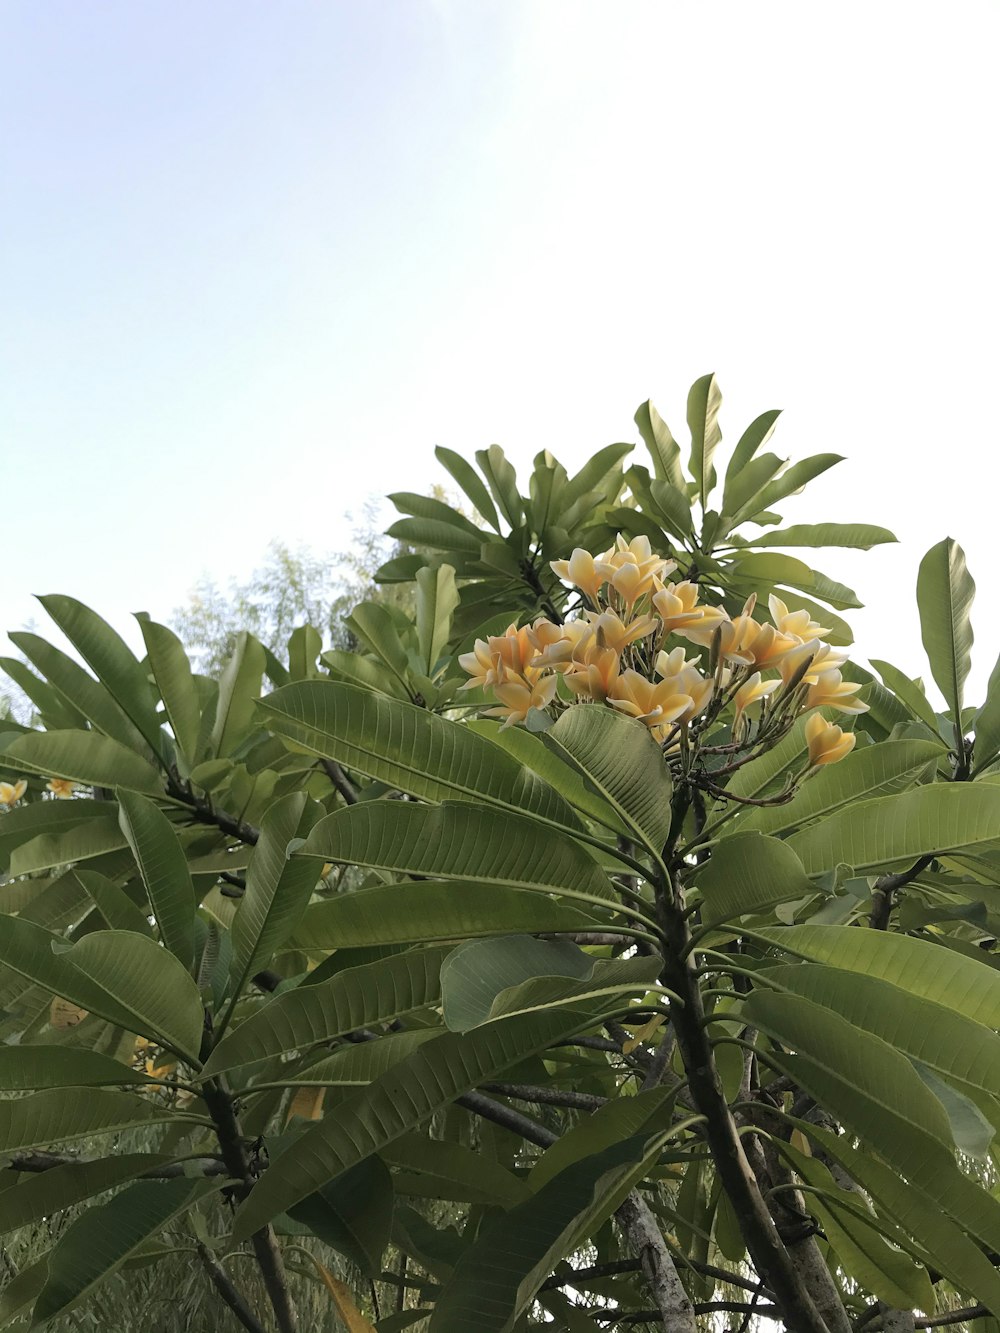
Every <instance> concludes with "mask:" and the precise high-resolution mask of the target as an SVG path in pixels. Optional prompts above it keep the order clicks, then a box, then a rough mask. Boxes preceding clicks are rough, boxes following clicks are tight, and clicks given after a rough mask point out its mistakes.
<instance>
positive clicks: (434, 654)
mask: <svg viewBox="0 0 1000 1333" xmlns="http://www.w3.org/2000/svg"><path fill="white" fill-rule="evenodd" d="M416 582H417V607H416V615H417V644H418V647H419V649H420V656H421V658H422V659H423V662H424V664H425V666H426V668H427V672H428V674H430V672H432V671H433V670H434V667H435V665H436V664H437V660H438V658H439V657H440V656H441V654H442V653H443V652H444V649H445V645H446V644H447V642H448V639H449V637H450V635H451V618H452V615H453V614H454V611H455V608H456V607H457V606H458V588H457V587H456V586H455V571H454V569H452V567H451V565H439V566H438V567H437V569H431V568H430V567H429V566H427V567H425V568H424V569H421V570H418V571H417V580H416Z"/></svg>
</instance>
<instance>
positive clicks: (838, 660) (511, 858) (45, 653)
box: [0, 376, 1000, 1333]
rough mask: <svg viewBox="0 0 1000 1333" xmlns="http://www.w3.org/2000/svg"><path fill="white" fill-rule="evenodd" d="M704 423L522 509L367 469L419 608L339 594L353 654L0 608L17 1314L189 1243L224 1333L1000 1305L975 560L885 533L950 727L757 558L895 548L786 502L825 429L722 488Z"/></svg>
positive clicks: (826, 462)
mask: <svg viewBox="0 0 1000 1333" xmlns="http://www.w3.org/2000/svg"><path fill="white" fill-rule="evenodd" d="M719 405H720V396H719V392H718V387H717V385H716V382H715V380H714V377H712V376H706V377H704V378H703V379H701V380H699V381H698V382H697V383H696V384H695V385H694V386H693V387H692V390H691V393H690V395H689V399H688V424H689V428H690V433H691V445H690V452H689V453H688V454H687V459H686V463H685V460H684V456H683V454H682V451H681V449H680V446H679V445H678V443H677V441H676V440H675V438H674V436H673V435H672V433H671V432H670V430H669V429H668V428H667V426H666V424H665V423H664V421H663V420H662V418H661V417H660V416H659V414H658V413H657V412H656V410H655V409H654V408H653V406H652V405H651V404H649V403H646V404H644V405H643V406H642V407H641V408H640V409H639V412H638V413H637V414H636V424H637V426H638V430H639V434H640V436H641V438H642V442H643V445H644V446H645V450H646V455H647V456H648V463H632V464H631V465H630V466H628V467H626V466H625V464H626V460H627V459H628V458H629V456H630V455H631V454H632V453H633V450H634V449H635V445H634V444H628V443H623V444H615V445H611V446H609V447H607V448H606V449H603V450H601V451H600V452H599V453H598V454H596V455H595V456H594V458H593V459H591V460H590V461H589V462H588V463H587V464H586V465H585V466H584V467H583V468H582V469H581V471H580V472H578V473H577V474H576V475H574V476H570V475H568V474H567V472H566V471H565V470H564V469H563V467H562V466H561V465H560V464H559V462H558V461H557V460H556V459H555V458H554V457H553V456H552V455H551V454H549V453H547V452H545V453H542V454H540V455H539V456H538V458H537V459H536V460H535V463H534V468H533V471H532V474H531V477H530V479H529V481H528V484H527V488H526V491H523V490H522V489H521V487H520V485H519V484H518V481H517V477H516V475H515V473H514V470H513V468H512V467H511V465H510V464H509V462H508V461H507V459H506V458H505V456H504V455H503V453H502V451H501V450H500V449H499V448H498V447H496V446H494V447H492V448H490V449H488V450H485V451H482V452H481V453H479V454H477V455H476V460H475V465H473V463H471V462H469V461H468V460H466V459H464V458H462V457H461V456H459V455H458V454H455V453H452V452H450V451H447V450H439V451H438V458H439V460H440V462H441V463H442V464H443V466H444V468H445V469H446V470H447V472H448V474H449V475H450V477H451V480H452V481H453V482H454V483H455V484H457V485H458V486H459V487H460V488H461V490H462V492H463V493H464V496H465V497H466V498H467V500H468V505H469V510H468V512H467V513H464V514H463V513H461V512H459V511H458V510H457V509H455V508H452V507H450V506H449V505H448V504H446V503H445V502H444V501H442V500H440V499H429V498H427V497H422V496H416V495H410V494H399V495H396V496H394V497H393V499H394V501H395V503H396V505H397V507H398V508H399V509H400V510H401V512H402V514H403V517H402V518H401V519H400V520H399V521H398V522H397V523H396V524H394V525H393V527H392V528H391V529H390V535H391V536H392V537H393V538H395V539H396V540H398V541H401V542H405V543H407V544H408V545H411V546H418V547H420V548H421V549H422V550H423V551H424V552H425V554H424V555H404V556H399V557H396V558H394V559H393V560H392V561H390V562H389V564H388V565H386V566H384V567H383V569H382V570H381V571H380V578H381V579H382V580H383V581H384V582H386V583H387V584H392V583H396V584H399V585H403V586H409V587H410V588H411V590H412V603H411V604H412V607H413V611H412V614H411V613H407V612H404V611H403V610H401V609H399V608H397V607H394V606H393V605H391V604H388V605H387V604H385V603H377V602H370V603H362V604H360V605H359V606H357V607H356V608H355V609H354V611H353V612H352V614H351V615H350V617H349V618H348V620H347V623H346V628H347V629H348V631H349V632H350V634H351V636H352V637H353V639H354V640H355V641H356V642H357V643H359V644H360V645H362V651H359V652H347V651H345V650H341V649H332V650H329V651H326V652H322V653H321V640H320V637H319V634H318V633H317V631H316V630H314V629H310V628H309V627H308V626H306V627H303V628H301V629H298V630H296V631H295V632H294V633H293V634H292V635H291V638H290V640H289V642H288V646H287V651H286V652H285V653H284V655H279V654H278V653H275V652H273V651H269V652H267V653H265V651H264V649H263V647H262V646H261V645H260V644H259V643H258V642H257V641H256V640H255V639H254V638H253V637H252V636H250V635H249V634H246V633H244V634H243V635H241V636H240V638H239V640H238V641H237V643H236V647H235V651H234V652H233V654H232V655H231V657H230V659H229V661H228V663H227V664H226V666H225V668H224V670H223V671H222V673H221V676H220V678H219V679H218V680H214V679H209V678H206V677H203V676H200V675H199V674H197V673H196V672H195V671H193V670H192V668H191V665H190V662H189V660H188V657H187V655H186V654H185V652H184V649H183V646H182V645H181V643H180V641H179V640H178V639H177V638H176V636H175V635H174V634H173V633H172V632H171V631H170V630H169V629H167V628H166V627H164V626H162V625H159V624H156V623H155V622H153V621H151V620H149V619H147V618H145V617H143V618H141V619H140V624H139V628H140V630H141V632H142V636H143V641H144V645H145V655H144V657H143V658H142V659H141V660H140V659H139V658H137V657H136V656H135V655H134V654H133V653H131V652H130V650H129V649H128V648H127V646H126V645H125V644H124V642H123V641H122V640H121V639H120V638H119V637H118V636H117V635H116V634H115V633H114V632H113V631H112V630H111V629H110V627H109V626H108V625H107V624H106V623H105V622H104V621H102V620H101V619H100V618H99V617H98V616H97V615H96V614H95V613H94V612H93V611H91V610H89V609H88V608H86V607H84V606H82V605H81V604H79V603H78V602H75V601H74V600H73V599H71V598H67V597H46V598H43V599H42V602H43V606H44V607H45V610H46V611H47V612H48V613H49V614H50V615H51V617H52V618H53V620H54V621H55V623H56V625H57V626H58V627H59V629H60V630H61V631H62V633H63V634H64V635H65V636H66V638H67V639H68V640H69V642H70V644H71V645H72V646H73V648H74V650H75V655H74V656H70V655H68V654H65V653H63V652H62V651H61V650H59V649H57V648H55V647H53V646H52V645H51V644H49V643H48V642H47V641H46V640H45V639H43V638H41V637H40V636H37V635H27V634H21V635H16V636H13V637H14V639H15V642H16V644H17V647H18V648H19V650H20V651H21V653H22V654H23V655H24V658H25V659H26V660H27V661H28V662H29V663H30V664H31V665H30V666H25V665H24V664H23V663H22V662H11V663H9V664H8V665H9V668H10V670H11V673H12V674H13V675H14V678H15V679H16V681H17V684H18V685H19V687H20V688H21V689H22V690H24V691H25V693H26V694H28V696H29V697H30V698H31V700H32V702H33V705H34V707H35V708H36V710H37V715H38V724H37V725H35V726H31V727H28V726H22V725H18V724H16V723H12V722H10V720H9V719H5V720H4V723H3V727H4V731H3V734H2V736H0V778H2V785H0V855H2V857H3V858H4V864H5V866H6V867H7V878H6V880H5V882H4V883H3V884H2V885H0V898H2V902H0V909H2V911H3V913H5V915H4V916H3V917H2V920H0V992H2V1010H3V1017H2V1020H0V1021H2V1025H3V1037H4V1045H3V1046H0V1088H2V1089H3V1092H4V1096H3V1098H2V1099H0V1163H3V1164H4V1167H3V1169H2V1171H0V1229H2V1230H3V1231H4V1232H7V1233H9V1237H10V1238H9V1248H8V1250H7V1254H8V1267H9V1269H10V1270H11V1276H10V1279H9V1281H8V1282H7V1285H6V1288H5V1290H4V1292H3V1294H2V1296H0V1316H2V1318H3V1319H4V1320H5V1321H7V1323H8V1324H11V1325H16V1324H17V1323H18V1322H19V1321H20V1323H22V1324H24V1325H27V1323H28V1322H29V1321H30V1322H31V1324H32V1327H35V1326H48V1325H51V1326H52V1327H53V1328H60V1327H69V1326H70V1324H69V1323H67V1322H66V1321H67V1320H72V1319H73V1318H75V1317H76V1316H75V1315H74V1312H75V1311H76V1310H77V1307H83V1306H85V1305H86V1303H87V1302H90V1301H92V1300H93V1301H99V1300H101V1299H110V1297H109V1296H108V1293H109V1292H114V1291H115V1290H116V1289H118V1288H121V1286H122V1284H123V1283H124V1284H127V1283H128V1282H129V1281H134V1276H133V1274H134V1270H135V1269H136V1268H137V1267H141V1268H142V1270H143V1271H144V1272H150V1271H151V1272H152V1273H153V1274H154V1276H153V1277H151V1278H150V1277H147V1279H146V1281H147V1282H155V1281H156V1277H155V1273H156V1272H157V1271H160V1270H157V1269H156V1268H153V1269H152V1270H150V1269H149V1265H151V1264H157V1263H160V1264H163V1265H167V1267H165V1268H164V1269H163V1270H162V1271H163V1272H164V1273H167V1272H170V1271H172V1270H170V1269H169V1264H170V1263H171V1262H175V1261H176V1257H177V1256H178V1254H179V1255H181V1256H184V1257H189V1258H190V1261H191V1263H192V1264H194V1265H196V1266H197V1267H198V1268H199V1270H200V1271H201V1272H202V1273H203V1278H204V1281H203V1291H204V1292H205V1293H208V1294H209V1295H210V1296H211V1299H213V1300H215V1301H216V1302H217V1303H218V1309H217V1311H216V1313H215V1314H214V1315H211V1316H209V1317H208V1320H207V1322H208V1323H210V1324H211V1325H212V1326H213V1327H214V1326H219V1327H222V1326H224V1325H223V1321H224V1320H227V1319H228V1320H229V1322H230V1324H231V1325H232V1326H234V1327H235V1326H242V1327H243V1328H246V1329H249V1330H255V1331H256V1333H260V1331H261V1330H264V1329H269V1328H277V1329H279V1330H281V1333H291V1331H292V1330H294V1329H296V1328H303V1329H304V1328H306V1327H308V1328H310V1329H312V1328H330V1329H334V1328H338V1327H345V1326H346V1327H347V1328H348V1329H349V1330H351V1331H352V1333H359V1331H363V1330H366V1329H367V1330H370V1329H372V1328H373V1327H374V1328H377V1329H379V1330H382V1331H383V1333H391V1331H392V1330H401V1329H405V1328H410V1327H413V1328H415V1329H421V1328H423V1329H427V1330H429V1333H470V1331H471V1330H486V1331H487V1333H488V1331H489V1330H494V1331H495V1333H505V1331H507V1330H518V1331H520V1330H527V1329H531V1328H534V1327H542V1326H543V1325H551V1326H554V1327H558V1328H565V1329H567V1330H569V1333H578V1331H579V1330H591V1331H593V1330H595V1329H604V1328H624V1327H634V1326H648V1327H662V1328H666V1329H670V1330H681V1331H682V1333H694V1331H695V1330H696V1329H698V1328H699V1327H704V1328H705V1329H706V1330H707V1329H714V1328H717V1327H720V1326H721V1322H722V1321H724V1322H725V1324H726V1325H730V1324H732V1325H733V1326H739V1327H740V1328H741V1329H746V1328H747V1327H748V1326H749V1325H750V1324H751V1323H752V1322H753V1321H754V1320H755V1319H761V1318H764V1317H767V1318H769V1319H771V1320H774V1321H777V1322H778V1323H779V1324H781V1325H782V1326H785V1327H787V1328H789V1329H791V1330H795V1331H796V1333H850V1331H851V1330H854V1329H858V1330H860V1329H862V1328H865V1329H868V1330H870V1331H871V1333H877V1330H879V1329H890V1328H891V1329H893V1330H897V1331H898V1330H902V1329H913V1328H915V1327H917V1326H919V1327H930V1326H935V1325H937V1324H950V1323H958V1322H971V1321H974V1320H980V1319H987V1318H995V1317H1000V1276H998V1272H997V1266H998V1264H1000V1204H998V1202H997V1198H996V1196H995V1193H994V1191H993V1185H994V1181H995V1154H996V1151H997V1148H996V1131H997V1128H998V1127H1000V1100H998V1098H1000V1035H998V1034H1000V978H998V976H997V972H996V968H995V959H994V957H993V953H992V950H993V947H994V945H995V941H996V916H997V912H998V907H997V903H998V899H997V898H995V897H994V894H996V893H997V892H998V891H1000V787H998V785H997V781H996V777H997V772H998V771H1000V672H995V673H994V676H993V679H992V680H991V683H990V688H989V691H988V695H987V699H986V701H985V703H984V704H983V705H982V706H981V707H972V706H969V705H967V703H966V701H965V699H964V694H963V691H964V685H965V681H966V678H967V675H968V670H969V660H970V650H971V644H972V631H971V628H970V621H969V613H970V605H971V601H972V595H973V585H972V581H971V579H970V577H969V575H968V573H967V571H966V569H965V564H964V560H963V557H962V553H961V551H960V549H959V548H958V547H957V546H956V545H955V543H954V542H952V541H951V540H950V539H949V540H945V541H943V542H941V543H939V544H938V545H936V546H935V547H933V548H932V549H931V551H929V552H928V553H927V555H926V556H925V557H924V559H923V561H922V562H921V564H920V571H919V576H918V580H917V599H918V603H919V607H920V614H921V623H922V627H923V639H924V645H925V648H926V650H927V656H928V661H929V666H930V671H931V675H932V676H933V679H934V681H935V682H936V684H937V686H938V687H939V689H940V691H941V694H942V695H943V697H944V700H945V705H946V706H945V709H944V711H940V712H939V711H937V710H936V708H935V706H934V705H933V704H932V703H931V701H930V700H929V699H928V697H927V695H926V694H925V693H924V691H923V688H922V686H921V684H920V682H919V681H917V680H914V679H912V678H911V677H910V676H909V675H907V674H906V673H905V672H904V671H903V670H902V669H900V668H898V667H896V666H893V665H891V664H889V663H884V662H876V663H874V664H873V665H874V667H875V670H876V671H877V672H878V676H877V677H876V676H875V675H873V674H872V673H870V672H868V671H867V670H864V669H862V668H861V667H859V666H858V665H857V664H854V663H852V662H851V661H850V660H849V651H850V642H851V636H850V629H849V626H848V624H847V623H846V621H845V620H844V619H843V618H842V617H841V615H840V614H839V613H840V612H842V611H845V610H849V609H850V607H852V606H856V605H858V602H857V599H856V597H855V596H854V594H853V592H852V591H851V590H850V589H849V588H846V587H844V586H843V585H842V584H840V583H838V582H836V581H835V580H834V579H832V578H830V577H829V576H827V575H825V574H822V573H820V572H819V571H817V570H815V569H814V568H812V566H811V564H808V563H807V562H806V561H804V560H802V559H800V558H798V557H797V556H793V555H791V554H789V552H790V551H792V550H799V551H800V552H801V551H802V550H806V551H808V550H810V549H811V548H818V547H821V546H837V545H839V546H850V547H861V548H867V547H870V546H873V545H875V544H877V543H879V542H884V541H890V540H892V536H891V533H889V532H888V531H887V530H885V529H882V528H873V527H870V526H865V525H859V524H851V523H846V524H844V523H821V524H814V525H791V526H783V525H782V520H781V518H780V517H779V515H778V513H776V512H775V506H777V505H781V504H783V502H784V501H785V499H786V498H787V497H789V496H791V495H792V494H793V493H795V492H797V491H798V490H800V489H801V488H802V486H803V485H805V484H806V483H807V482H808V481H809V480H810V479H811V478H812V477H814V476H816V475H818V474H819V473H820V472H822V471H824V470H825V469H826V468H828V467H830V466H832V465H833V464H834V463H835V462H837V461H839V460H838V459H837V458H836V457H835V456H832V455H818V456H816V457H814V458H811V459H806V460H804V461H803V462H799V463H795V464H792V465H790V466H789V465H788V464H787V462H786V461H785V460H783V459H781V458H780V457H778V456H777V455H775V454H772V453H769V452H766V450H765V445H766V443H767V441H768V439H769V438H770V434H771V432H772V430H773V428H774V425H775V421H776V418H777V414H776V413H773V412H768V413H765V414H763V416H761V417H759V418H758V419H757V420H756V421H754V422H753V423H752V424H751V425H750V427H748V429H747V430H746V431H745V432H744V433H743V435H742V436H741V437H740V438H739V440H738V442H737V444H736V446H735V448H734V449H733V450H732V451H731V453H730V454H729V457H728V460H727V465H726V467H725V470H724V473H722V475H721V477H720V475H719V474H717V471H716V466H717V459H718V456H719V448H718V447H719V445H720V440H721V436H720V431H719V426H718V413H719ZM463 503H464V502H463ZM53 1218H56V1219H59V1220H60V1221H59V1226H58V1228H57V1230H56V1231H55V1240H54V1243H52V1244H51V1245H50V1246H48V1247H43V1246H41V1245H39V1244H36V1247H35V1249H34V1250H31V1249H30V1247H29V1246H28V1245H27V1242H26V1240H25V1238H28V1240H30V1241H31V1242H32V1244H35V1243H36V1242H38V1240H39V1236H40V1235H41V1234H45V1233H46V1229H49V1230H51V1225H52V1224H51V1220H52V1219H53ZM18 1245H21V1248H20V1249H18V1248H17V1247H18ZM29 1253H30V1256H31V1257H30V1261H29V1260H28V1258H27V1256H28V1255H29ZM116 1284H118V1286H117V1288H116ZM186 1299H187V1300H188V1301H189V1302H190V1301H191V1300H193V1299H194V1297H193V1296H190V1297H187V1298H186ZM180 1304H181V1305H182V1306H184V1302H180ZM181 1316H182V1317H183V1319H184V1320H185V1322H186V1323H187V1324H188V1325H190V1326H192V1327H193V1326H194V1324H193V1322H192V1319H193V1315H192V1312H191V1308H190V1305H188V1306H187V1307H184V1308H183V1309H182V1310H181ZM182 1326H183V1325H182Z"/></svg>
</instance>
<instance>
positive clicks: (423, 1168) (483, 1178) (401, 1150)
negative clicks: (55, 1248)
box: [0, 1034, 529, 1208]
mask: <svg viewBox="0 0 1000 1333" xmlns="http://www.w3.org/2000/svg"><path fill="white" fill-rule="evenodd" d="M421 1035H424V1034H421ZM388 1040H390V1041H392V1040H394V1038H391V1037H390V1038H389V1039H388ZM381 1044H382V1043H380V1042H369V1043H368V1047H369V1048H370V1047H372V1046H379V1045H381ZM355 1049H358V1048H355ZM382 1157H383V1158H384V1159H385V1161H387V1162H388V1163H389V1164H390V1165H391V1166H395V1167H403V1168H405V1169H406V1170H407V1171H410V1172H416V1173H418V1174H426V1175H428V1176H430V1177H433V1178H434V1179H435V1180H438V1181H451V1182H452V1183H463V1182H472V1183H474V1185H475V1188H476V1190H477V1191H478V1193H479V1196H480V1197H483V1196H485V1197H487V1198H488V1199H489V1200H490V1201H491V1202H494V1203H498V1204H500V1206H501V1207H502V1208H511V1207H513V1205H514V1204H518V1203H521V1202H522V1200H524V1199H525V1198H527V1197H529V1190H528V1187H527V1185H526V1184H525V1183H524V1182H523V1181H522V1180H519V1179H518V1177H517V1176H515V1175H514V1174H513V1172H511V1171H508V1170H507V1169H506V1168H505V1167H503V1166H501V1165H500V1164H499V1163H498V1162H494V1161H491V1160H490V1158H489V1157H488V1156H486V1154H485V1153H483V1152H472V1151H470V1150H469V1149H468V1148H463V1147H462V1146H461V1145H460V1144H458V1143H444V1142H442V1141H441V1140H440V1139H431V1138H426V1137H425V1136H424V1135H423V1134H404V1135H403V1136H402V1137H401V1138H398V1139H395V1140H394V1141H393V1142H392V1143H390V1144H389V1145H388V1146H387V1147H386V1148H384V1149H383V1151H382ZM0 1199H2V1195H0Z"/></svg>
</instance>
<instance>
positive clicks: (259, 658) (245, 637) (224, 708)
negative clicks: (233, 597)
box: [211, 630, 264, 755]
mask: <svg viewBox="0 0 1000 1333" xmlns="http://www.w3.org/2000/svg"><path fill="white" fill-rule="evenodd" d="M263 675H264V649H263V648H262V647H261V645H260V644H259V643H258V642H257V640H256V639H255V638H254V637H253V635H252V634H247V633H246V631H245V630H244V631H242V632H241V633H240V634H239V636H238V637H237V640H236V647H235V648H234V649H233V655H232V657H230V659H229V661H228V662H227V663H226V665H225V667H224V668H223V671H222V675H221V677H220V679H219V702H218V704H217V706H216V712H215V724H214V726H213V727H212V739H211V746H212V750H211V752H212V754H213V755H228V754H231V753H232V752H233V750H234V749H235V748H236V746H237V745H238V744H239V743H240V741H242V740H244V739H245V738H246V736H247V735H248V733H249V732H250V731H251V729H252V726H253V720H254V707H255V705H256V702H257V700H258V698H259V697H260V684H261V678H262V676H263Z"/></svg>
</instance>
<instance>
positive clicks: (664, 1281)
mask: <svg viewBox="0 0 1000 1333" xmlns="http://www.w3.org/2000/svg"><path fill="white" fill-rule="evenodd" d="M615 1217H616V1218H617V1219H618V1224H619V1226H620V1227H621V1229H622V1231H623V1232H624V1233H625V1235H626V1236H627V1237H628V1240H629V1244H630V1245H631V1246H632V1248H633V1249H634V1250H635V1251H636V1254H637V1255H638V1258H639V1262H640V1264H641V1266H642V1272H643V1275H644V1277H645V1279H646V1281H647V1282H648V1283H649V1290H650V1293H651V1295H652V1297H653V1300H654V1301H655V1302H656V1308H657V1309H658V1310H659V1312H660V1316H661V1318H662V1320H663V1327H664V1328H665V1329H669V1330H670V1333H696V1330H697V1325H696V1324H695V1321H694V1306H693V1305H692V1304H691V1300H690V1297H689V1296H688V1294H687V1292H686V1291H685V1290H684V1284H683V1283H682V1282H681V1279H680V1276H679V1274H678V1272H677V1268H676V1265H675V1264H674V1261H673V1259H672V1258H671V1257H670V1251H669V1250H668V1249H667V1246H666V1242H665V1241H664V1239H663V1234H662V1232H661V1231H660V1228H659V1226H658V1224H657V1221H656V1218H655V1217H654V1216H653V1214H652V1212H651V1211H650V1207H649V1204H648V1203H647V1202H646V1200H645V1199H644V1198H643V1197H642V1195H641V1194H640V1193H639V1191H638V1190H633V1191H632V1193H631V1194H630V1195H629V1196H628V1197H627V1198H626V1199H625V1201H624V1203H622V1205H621V1206H620V1207H619V1209H618V1211H617V1212H616V1213H615Z"/></svg>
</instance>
